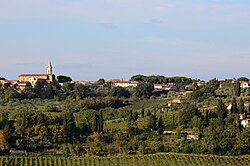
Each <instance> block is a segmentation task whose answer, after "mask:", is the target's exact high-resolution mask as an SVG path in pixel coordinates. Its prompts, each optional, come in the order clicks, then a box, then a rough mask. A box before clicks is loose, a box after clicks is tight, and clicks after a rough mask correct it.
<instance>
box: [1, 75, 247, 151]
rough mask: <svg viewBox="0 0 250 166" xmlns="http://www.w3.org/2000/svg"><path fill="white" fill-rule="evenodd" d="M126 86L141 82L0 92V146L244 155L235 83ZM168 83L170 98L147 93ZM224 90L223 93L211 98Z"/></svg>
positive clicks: (243, 104) (242, 102)
mask: <svg viewBox="0 0 250 166" xmlns="http://www.w3.org/2000/svg"><path fill="white" fill-rule="evenodd" d="M132 78H133V79H132V80H137V81H141V83H140V84H139V85H138V86H137V87H135V88H132V87H128V88H122V87H115V86H112V85H111V84H109V83H105V81H104V80H102V79H100V81H99V82H97V83H96V84H91V85H83V84H80V83H70V82H66V83H64V84H63V85H59V84H57V83H53V84H48V83H46V82H43V81H38V82H37V84H36V85H35V86H34V87H32V86H27V87H26V88H25V89H24V90H23V91H20V90H19V89H17V88H15V87H7V88H1V91H0V124H1V126H0V131H1V132H0V136H1V139H0V146H1V147H2V149H21V150H27V151H28V152H36V153H42V154H48V152H49V151H53V152H54V153H57V154H61V155H63V154H64V155H71V156H81V155H95V156H107V155H117V154H131V153H134V154H153V153H159V152H177V153H196V154H201V153H202V154H219V155H244V154H250V140H249V139H250V129H249V128H243V127H242V125H241V124H240V120H239V113H241V114H244V115H245V116H246V117H249V113H250V112H249V110H250V109H249V108H250V107H249V103H250V98H249V96H248V95H246V94H245V93H244V91H243V90H242V89H241V88H240V87H239V82H238V81H236V82H235V81H225V82H223V86H220V85H221V82H219V81H218V80H216V79H212V80H210V81H208V82H207V84H206V85H200V86H198V83H197V82H195V83H193V84H192V85H191V86H193V87H194V88H192V90H193V91H192V92H189V93H186V92H185V90H184V88H185V87H184V85H187V84H189V83H192V82H193V81H195V80H191V79H188V78H185V77H174V78H171V79H170V78H166V77H162V76H149V77H146V76H134V77H132ZM164 81H165V82H164ZM170 82H171V83H172V84H175V85H178V86H179V87H178V86H177V87H178V90H177V89H175V90H170V91H161V94H160V95H159V94H158V93H156V90H154V86H153V83H166V84H167V83H170ZM224 87H227V88H230V91H231V93H228V94H227V95H225V96H224V95H220V94H218V93H217V91H218V90H221V89H223V88H224ZM158 91H159V90H157V92H158ZM178 91H181V92H178ZM176 99H179V100H180V102H179V103H175V102H173V101H174V100H176ZM229 104H232V107H231V109H229V110H228V109H227V106H228V105H229Z"/></svg>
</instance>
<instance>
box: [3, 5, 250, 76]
mask: <svg viewBox="0 0 250 166" xmlns="http://www.w3.org/2000/svg"><path fill="white" fill-rule="evenodd" d="M249 44H250V1H249V0H94V1H90V0H22V1H20V0H8V1H6V0H0V58H1V59H0V71H1V72H0V76H2V77H5V78H7V79H17V77H18V75H19V74H28V73H46V66H47V63H48V60H49V59H50V60H51V61H52V65H53V72H54V73H55V74H56V75H68V76H71V77H72V78H73V79H74V80H97V79H99V78H105V79H112V78H123V79H130V77H131V76H133V75H135V74H144V75H164V76H187V77H191V78H199V79H203V80H210V79H213V78H218V79H225V78H238V77H241V76H246V77H250V65H249V62H250V47H249Z"/></svg>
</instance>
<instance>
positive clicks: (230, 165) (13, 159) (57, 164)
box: [0, 153, 250, 166]
mask: <svg viewBox="0 0 250 166" xmlns="http://www.w3.org/2000/svg"><path fill="white" fill-rule="evenodd" d="M20 165H22V166H33V165H34V166H43V165H45V166H84V165H86V166H102V165H105V166H108V165H109V166H121V165H124V166H138V165H141V166H144V165H145V166H154V165H156V166H165V165H166V166H167V165H170V166H171V165H173V166H179V165H180V166H193V165H202V166H206V165H210V166H218V165H220V166H238V165H239V166H248V165H250V156H242V157H226V156H224V157H220V156H208V155H185V154H168V153H165V154H155V155H134V156H128V155H127V156H115V157H55V156H53V157H25V156H24V157H18V156H9V157H8V156H2V157H0V166H20Z"/></svg>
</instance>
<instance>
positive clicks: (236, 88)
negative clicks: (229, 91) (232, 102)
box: [233, 81, 240, 97]
mask: <svg viewBox="0 0 250 166" xmlns="http://www.w3.org/2000/svg"><path fill="white" fill-rule="evenodd" d="M233 93H234V94H233V95H234V96H236V97H239V96H240V83H239V82H238V81H236V82H235V83H234V84H233Z"/></svg>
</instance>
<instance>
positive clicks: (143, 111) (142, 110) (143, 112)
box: [141, 108, 145, 118]
mask: <svg viewBox="0 0 250 166" xmlns="http://www.w3.org/2000/svg"><path fill="white" fill-rule="evenodd" d="M144 114H145V110H144V108H142V109H141V117H142V118H144Z"/></svg>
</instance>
